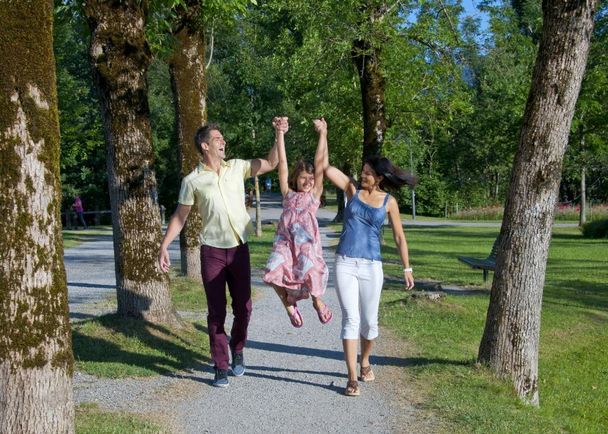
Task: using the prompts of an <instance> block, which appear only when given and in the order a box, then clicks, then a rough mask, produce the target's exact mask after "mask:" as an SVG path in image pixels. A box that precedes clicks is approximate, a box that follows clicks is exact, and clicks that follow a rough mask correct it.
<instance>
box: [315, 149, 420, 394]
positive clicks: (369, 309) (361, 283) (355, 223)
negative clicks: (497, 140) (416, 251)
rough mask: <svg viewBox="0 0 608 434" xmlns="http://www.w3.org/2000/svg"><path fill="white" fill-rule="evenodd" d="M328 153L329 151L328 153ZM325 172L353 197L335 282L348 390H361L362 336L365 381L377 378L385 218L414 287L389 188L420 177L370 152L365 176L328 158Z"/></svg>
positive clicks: (407, 279) (407, 286)
mask: <svg viewBox="0 0 608 434" xmlns="http://www.w3.org/2000/svg"><path fill="white" fill-rule="evenodd" d="M325 155H327V154H325ZM324 167H325V168H326V169H325V176H326V177H327V179H329V180H330V181H331V182H332V183H333V184H334V185H335V186H336V187H338V188H340V189H341V190H343V191H344V193H345V194H346V196H347V198H348V203H347V205H346V208H345V210H344V227H343V229H342V234H341V236H340V242H339V244H338V248H337V249H336V267H335V270H336V278H335V286H336V291H337V293H338V300H339V302H340V307H341V309H342V332H341V338H342V345H343V347H344V358H345V360H346V369H347V370H348V382H347V385H346V389H345V391H344V394H345V395H347V396H359V394H360V391H359V383H358V382H357V346H358V343H359V338H361V360H360V363H361V370H360V376H359V378H360V379H361V381H364V382H367V381H373V380H374V378H375V377H374V373H373V371H372V368H371V366H370V362H369V356H370V354H371V351H372V346H373V343H374V340H375V339H376V337H377V336H378V308H379V305H380V292H381V290H382V284H383V279H384V275H383V271H382V257H381V254H380V237H381V234H382V225H383V224H384V220H385V218H386V217H387V216H388V220H389V222H390V225H391V227H392V230H393V238H394V240H395V244H396V246H397V249H398V251H399V255H400V257H401V262H402V264H403V278H404V281H405V289H408V290H409V289H412V288H413V287H414V277H413V275H412V268H411V266H410V263H409V255H408V249H407V242H406V240H405V235H404V233H403V226H402V225H401V218H400V215H399V206H398V205H397V201H396V200H395V198H394V197H393V196H391V195H389V194H388V193H387V191H388V190H397V189H399V188H401V187H402V186H404V185H405V184H409V185H411V186H413V185H414V184H415V182H416V180H415V177H413V176H411V175H410V174H408V173H407V172H405V171H403V170H402V169H400V168H399V167H397V166H395V165H394V164H393V163H391V161H390V160H389V159H388V158H385V157H380V156H371V157H368V158H367V159H366V160H365V161H364V163H363V169H362V171H361V181H360V183H359V185H357V184H356V183H355V182H354V180H353V179H351V178H349V177H348V176H346V175H345V174H344V173H343V172H341V171H340V170H339V169H337V168H335V167H333V166H329V163H328V162H327V161H326V162H325V164H324Z"/></svg>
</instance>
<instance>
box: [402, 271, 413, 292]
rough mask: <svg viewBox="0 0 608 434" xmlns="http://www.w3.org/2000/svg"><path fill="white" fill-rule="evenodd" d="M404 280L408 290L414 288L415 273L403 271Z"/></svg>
mask: <svg viewBox="0 0 608 434" xmlns="http://www.w3.org/2000/svg"><path fill="white" fill-rule="evenodd" d="M403 280H404V283H405V290H406V291H409V290H410V289H412V288H414V275H413V274H412V272H411V271H404V272H403Z"/></svg>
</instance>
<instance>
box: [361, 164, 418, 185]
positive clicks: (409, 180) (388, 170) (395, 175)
mask: <svg viewBox="0 0 608 434" xmlns="http://www.w3.org/2000/svg"><path fill="white" fill-rule="evenodd" d="M363 164H368V165H369V166H370V167H371V168H372V169H373V170H374V172H376V175H379V176H380V175H381V176H383V179H382V181H380V188H381V189H382V190H398V189H400V188H401V187H403V186H404V185H406V184H407V185H409V186H410V187H413V186H414V185H416V182H417V181H418V179H417V178H416V177H415V176H414V175H412V174H411V173H409V172H406V171H405V170H403V169H402V168H400V167H399V166H396V165H394V164H393V163H392V162H391V160H389V159H388V158H386V157H382V156H380V155H371V156H369V157H367V158H366V159H365V160H364V161H363Z"/></svg>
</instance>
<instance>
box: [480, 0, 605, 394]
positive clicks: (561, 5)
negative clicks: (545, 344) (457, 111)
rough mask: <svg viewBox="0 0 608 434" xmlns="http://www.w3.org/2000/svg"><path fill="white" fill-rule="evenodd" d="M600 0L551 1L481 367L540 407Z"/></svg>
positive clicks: (506, 220)
mask: <svg viewBox="0 0 608 434" xmlns="http://www.w3.org/2000/svg"><path fill="white" fill-rule="evenodd" d="M595 6H596V1H595V0H582V1H566V0H553V1H549V0H545V1H543V12H544V14H543V15H544V24H543V34H542V38H541V42H540V47H539V52H538V57H537V59H536V65H535V68H534V76H533V80H532V87H531V90H530V95H529V97H528V102H527V105H526V112H525V114H524V122H523V126H522V131H521V136H520V143H519V149H518V151H517V154H516V157H515V165H514V167H513V174H512V177H511V184H510V188H509V196H508V198H507V203H506V207H505V215H504V219H503V224H502V229H501V234H500V237H501V238H500V239H501V243H500V248H499V252H498V255H497V259H496V262H497V263H496V273H495V274H494V281H493V282H492V292H491V295H490V305H489V308H488V314H487V319H486V326H485V330H484V335H483V338H482V340H481V344H480V347H479V361H480V362H482V363H486V364H488V365H489V366H490V367H491V369H493V370H494V371H495V373H496V374H497V376H498V377H501V378H509V379H511V380H512V381H513V384H514V386H515V390H516V392H517V394H518V395H519V397H520V398H521V399H522V400H523V401H525V402H528V403H530V404H533V405H538V403H539V397H538V349H539V334H540V312H541V302H542V292H543V285H544V280H545V269H546V264H547V254H548V249H549V241H550V238H551V227H552V223H553V213H554V206H555V201H556V199H557V196H558V187H559V180H560V176H561V168H562V161H563V157H564V152H565V149H566V145H567V143H568V133H569V131H570V123H571V121H572V116H573V113H574V106H575V103H576V99H577V97H578V92H579V90H580V85H581V81H582V78H583V73H584V70H585V64H586V62H587V53H588V49H589V41H590V38H591V32H592V28H593V14H594V12H595Z"/></svg>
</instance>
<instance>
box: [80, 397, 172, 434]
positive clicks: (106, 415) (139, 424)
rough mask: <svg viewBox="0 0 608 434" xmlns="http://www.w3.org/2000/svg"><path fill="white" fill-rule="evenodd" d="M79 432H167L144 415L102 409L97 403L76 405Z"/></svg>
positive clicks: (111, 433) (144, 433) (109, 433)
mask: <svg viewBox="0 0 608 434" xmlns="http://www.w3.org/2000/svg"><path fill="white" fill-rule="evenodd" d="M76 432H77V433H78V434H125V433H129V434H159V433H164V432H167V431H166V430H164V429H163V428H162V427H161V426H159V425H157V424H155V423H153V422H150V421H148V420H146V419H144V417H143V416H139V415H133V414H129V413H122V412H110V411H102V410H100V409H99V408H98V407H97V405H95V404H82V405H80V406H78V407H76Z"/></svg>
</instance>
